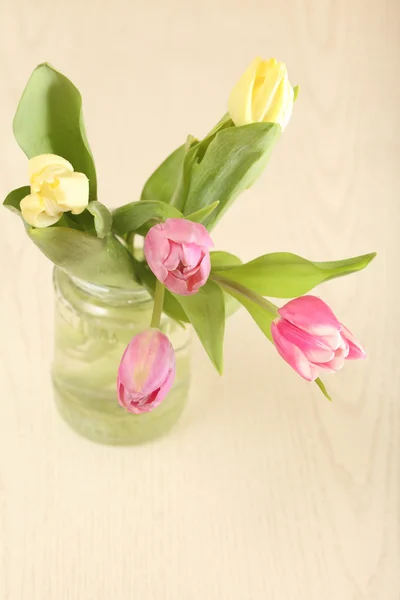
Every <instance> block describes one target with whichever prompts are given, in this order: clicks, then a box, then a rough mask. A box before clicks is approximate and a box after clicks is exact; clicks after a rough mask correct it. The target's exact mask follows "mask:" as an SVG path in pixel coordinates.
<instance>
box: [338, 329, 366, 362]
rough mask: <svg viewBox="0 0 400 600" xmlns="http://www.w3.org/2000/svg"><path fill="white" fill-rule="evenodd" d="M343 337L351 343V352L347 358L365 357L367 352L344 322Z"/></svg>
mask: <svg viewBox="0 0 400 600" xmlns="http://www.w3.org/2000/svg"><path fill="white" fill-rule="evenodd" d="M341 334H342V337H343V338H344V339H345V340H346V341H347V343H348V345H349V353H348V355H347V357H346V358H348V359H349V360H356V359H358V358H365V357H366V353H365V350H364V348H363V347H362V346H361V344H360V342H359V341H358V340H357V339H356V338H355V337H354V335H353V334H352V333H351V331H349V330H348V329H347V327H345V326H344V325H343V324H342V330H341Z"/></svg>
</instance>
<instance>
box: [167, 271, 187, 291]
mask: <svg viewBox="0 0 400 600" xmlns="http://www.w3.org/2000/svg"><path fill="white" fill-rule="evenodd" d="M179 275H180V276H181V277H183V276H182V273H177V274H176V275H175V274H174V273H168V276H167V278H166V279H165V281H164V285H165V287H166V288H167V289H168V290H169V291H170V292H172V293H173V294H179V295H181V296H188V295H189V294H190V292H189V291H188V286H187V281H186V280H185V279H183V278H182V279H181V278H180V277H179Z"/></svg>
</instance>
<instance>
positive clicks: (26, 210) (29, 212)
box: [20, 194, 62, 227]
mask: <svg viewBox="0 0 400 600" xmlns="http://www.w3.org/2000/svg"><path fill="white" fill-rule="evenodd" d="M20 208H21V214H22V216H23V218H24V220H25V221H26V222H27V223H28V224H29V225H32V226H33V227H49V226H50V225H54V223H57V221H59V220H60V219H61V217H62V212H61V211H59V212H58V213H56V214H52V215H49V214H47V213H46V211H45V204H44V201H43V199H42V198H40V196H38V195H37V194H30V195H29V196H25V198H23V199H22V200H21V202H20Z"/></svg>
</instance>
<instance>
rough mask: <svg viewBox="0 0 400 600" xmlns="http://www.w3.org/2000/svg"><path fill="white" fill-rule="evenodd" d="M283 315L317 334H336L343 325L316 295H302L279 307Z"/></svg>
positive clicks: (293, 322)
mask: <svg viewBox="0 0 400 600" xmlns="http://www.w3.org/2000/svg"><path fill="white" fill-rule="evenodd" d="M278 312H279V314H280V315H281V317H283V318H284V319H286V320H287V321H289V322H290V323H292V324H293V325H296V327H299V328H300V329H303V330H304V331H307V332H308V333H311V334H316V335H335V333H336V332H337V331H340V329H341V325H340V323H339V321H338V320H337V318H336V317H335V315H334V314H333V312H332V310H331V309H330V308H329V306H328V305H327V304H325V302H323V301H322V300H321V299H320V298H317V297H316V296H300V297H299V298H295V299H294V300H290V302H288V303H287V304H285V305H284V306H282V307H281V308H280V309H279V311H278Z"/></svg>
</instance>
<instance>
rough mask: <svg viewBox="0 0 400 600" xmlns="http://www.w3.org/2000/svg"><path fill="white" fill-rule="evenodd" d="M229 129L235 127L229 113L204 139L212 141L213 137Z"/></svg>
mask: <svg viewBox="0 0 400 600" xmlns="http://www.w3.org/2000/svg"><path fill="white" fill-rule="evenodd" d="M228 127H235V125H234V123H233V121H232V119H231V117H230V115H229V113H225V114H224V116H223V117H222V118H221V119H220V120H219V121H218V123H217V124H216V125H214V127H213V128H212V129H211V131H210V133H209V134H207V136H206V137H205V138H204V139H207V140H209V141H211V140H212V139H213V137H214V136H215V135H216V134H217V133H218V132H219V131H222V129H227V128H228Z"/></svg>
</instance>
